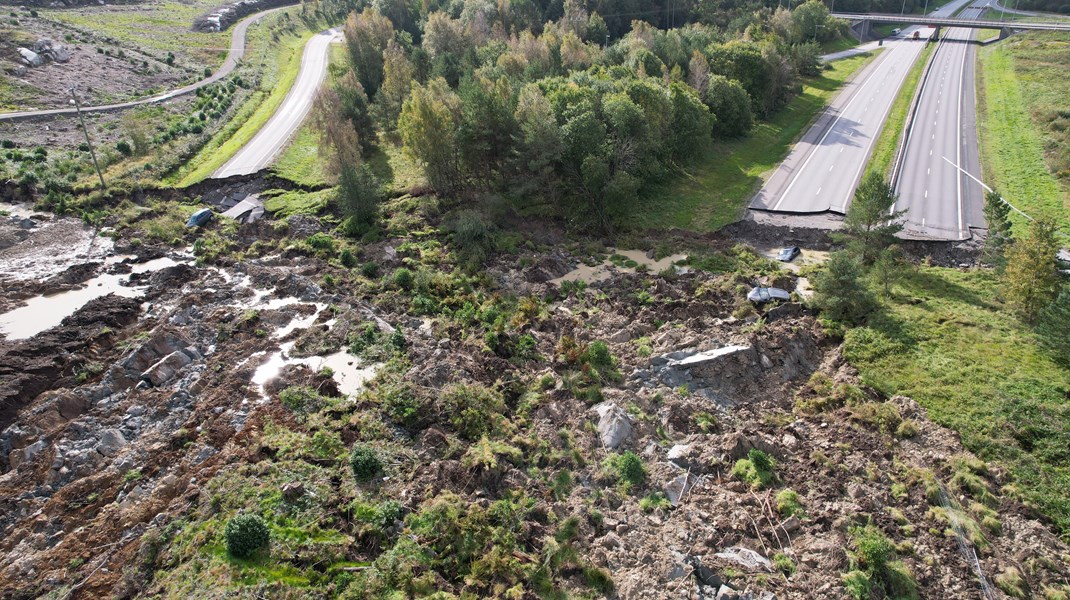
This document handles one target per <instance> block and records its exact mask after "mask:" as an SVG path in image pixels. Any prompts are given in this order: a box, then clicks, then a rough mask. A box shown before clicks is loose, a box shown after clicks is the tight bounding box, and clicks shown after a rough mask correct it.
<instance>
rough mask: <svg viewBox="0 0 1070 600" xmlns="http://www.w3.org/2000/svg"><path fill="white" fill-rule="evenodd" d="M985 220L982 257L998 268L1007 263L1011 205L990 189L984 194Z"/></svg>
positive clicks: (1010, 239)
mask: <svg viewBox="0 0 1070 600" xmlns="http://www.w3.org/2000/svg"><path fill="white" fill-rule="evenodd" d="M984 213H985V222H987V223H988V235H987V236H986V237H985V247H984V257H985V259H986V260H988V261H989V262H990V263H992V264H993V265H995V266H996V268H998V269H1003V268H1004V267H1005V266H1006V265H1007V260H1006V251H1007V246H1009V245H1010V244H1011V243H1012V242H1013V241H1014V237H1013V236H1012V235H1011V221H1010V214H1011V206H1010V205H1009V204H1007V203H1006V202H1004V201H1003V198H1002V197H1000V195H999V194H998V193H997V192H996V191H995V190H992V191H990V192H988V193H987V194H985V206H984Z"/></svg>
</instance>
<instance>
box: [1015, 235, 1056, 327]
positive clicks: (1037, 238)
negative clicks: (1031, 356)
mask: <svg viewBox="0 0 1070 600" xmlns="http://www.w3.org/2000/svg"><path fill="white" fill-rule="evenodd" d="M1058 251H1059V243H1058V241H1057V240H1056V239H1055V224H1054V223H1052V222H1051V221H1049V220H1047V219H1038V220H1036V221H1033V223H1032V224H1031V225H1030V226H1029V234H1028V235H1026V236H1025V237H1024V238H1022V239H1020V240H1016V241H1015V242H1014V243H1013V244H1011V246H1010V248H1008V249H1007V253H1006V254H1007V267H1006V269H1004V271H1003V291H1004V295H1005V296H1006V300H1007V303H1008V304H1009V305H1010V306H1011V307H1012V308H1013V309H1014V311H1015V312H1017V313H1018V315H1019V316H1020V317H1021V318H1022V320H1024V321H1026V322H1027V323H1032V322H1034V321H1036V319H1037V316H1038V315H1039V314H1040V311H1041V310H1043V309H1044V308H1045V307H1046V306H1048V304H1050V303H1051V301H1052V300H1054V299H1055V293H1056V291H1058V289H1059V274H1058V272H1057V271H1056V269H1055V256H1056V253H1057V252H1058Z"/></svg>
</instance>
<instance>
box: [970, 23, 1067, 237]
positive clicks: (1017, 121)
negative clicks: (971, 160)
mask: <svg viewBox="0 0 1070 600" xmlns="http://www.w3.org/2000/svg"><path fill="white" fill-rule="evenodd" d="M1068 42H1070V35H1068V34H1056V33H1052V32H1044V33H1038V34H1028V35H1022V36H1015V37H1013V38H1010V39H1008V40H1005V41H1003V42H1000V43H999V44H994V45H992V46H989V47H986V48H983V49H981V51H980V53H979V56H978V62H979V65H978V67H979V68H978V70H977V71H978V84H979V88H978V137H979V139H980V145H981V164H982V167H983V169H984V174H985V179H986V181H987V182H988V183H989V185H991V186H992V187H994V188H996V189H997V190H999V192H1000V193H1001V194H1002V195H1003V196H1004V197H1005V198H1007V199H1008V200H1009V201H1010V202H1011V203H1012V204H1014V205H1015V206H1017V207H1018V208H1020V209H1022V210H1023V211H1025V212H1026V213H1027V214H1029V215H1032V216H1033V217H1041V216H1045V217H1048V218H1051V219H1053V220H1055V222H1056V223H1058V224H1059V226H1060V228H1061V229H1062V230H1063V231H1064V232H1066V233H1070V218H1068V217H1070V132H1068V131H1067V127H1068V125H1070V111H1068V110H1067V109H1066V98H1067V96H1070V79H1068V78H1067V77H1066V69H1067V68H1068V67H1070V47H1068ZM1055 173H1058V174H1059V176H1056V175H1055ZM1060 177H1061V179H1060ZM1024 224H1025V223H1024V220H1020V219H1019V220H1017V221H1016V222H1015V226H1016V227H1017V228H1019V230H1020V228H1021V227H1023V226H1024Z"/></svg>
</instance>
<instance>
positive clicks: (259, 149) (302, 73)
mask: <svg viewBox="0 0 1070 600" xmlns="http://www.w3.org/2000/svg"><path fill="white" fill-rule="evenodd" d="M341 39H342V34H341V32H340V31H339V30H337V29H328V30H327V31H321V32H320V33H317V34H316V35H314V36H313V37H312V39H310V40H309V41H308V43H306V44H305V49H304V52H303V53H302V55H301V67H300V70H299V71H298V73H297V80H296V81H294V84H293V87H292V88H290V91H289V93H287V94H286V98H285V99H284V100H283V101H282V104H281V105H280V106H279V108H278V110H276V111H275V114H273V115H272V116H271V118H270V119H268V122H267V123H266V124H264V126H263V127H261V128H260V131H258V132H257V134H256V135H255V136H253V139H251V140H249V143H247V144H245V145H244V146H242V148H241V150H239V151H238V153H237V154H235V155H234V156H233V157H231V159H230V160H228V161H227V162H226V163H225V164H224V165H223V166H222V167H220V168H219V170H217V171H216V172H215V173H213V174H212V177H213V178H215V179H222V178H224V177H231V176H234V175H249V174H252V173H256V172H258V171H260V170H262V169H265V168H267V166H268V165H270V164H271V162H272V161H273V160H275V157H276V156H278V154H279V152H281V151H282V149H283V148H285V147H286V144H287V143H288V142H289V141H290V138H291V137H293V135H294V133H296V132H297V129H298V128H299V127H300V126H301V123H302V122H303V121H304V120H305V117H306V116H308V112H309V110H311V108H312V101H313V100H314V99H315V97H316V92H317V91H318V90H319V87H320V85H321V84H323V80H324V79H326V77H327V65H328V63H329V62H330V52H329V51H330V46H331V44H332V43H333V42H337V41H340V40H341Z"/></svg>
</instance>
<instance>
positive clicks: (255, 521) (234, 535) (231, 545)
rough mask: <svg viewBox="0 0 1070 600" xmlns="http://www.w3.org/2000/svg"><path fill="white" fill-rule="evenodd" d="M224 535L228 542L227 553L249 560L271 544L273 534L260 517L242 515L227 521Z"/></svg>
mask: <svg viewBox="0 0 1070 600" xmlns="http://www.w3.org/2000/svg"><path fill="white" fill-rule="evenodd" d="M223 535H224V537H225V538H226V541H227V552H229V553H230V555H231V556H233V557H235V558H248V557H250V556H252V555H253V554H255V553H256V552H258V551H260V550H261V549H263V548H267V546H268V544H270V543H271V532H270V531H269V530H268V526H267V523H265V522H264V520H263V519H261V518H260V516H259V515H252V514H240V515H236V516H234V517H232V518H231V519H230V520H229V521H227V525H226V527H225V528H224V530H223Z"/></svg>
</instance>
